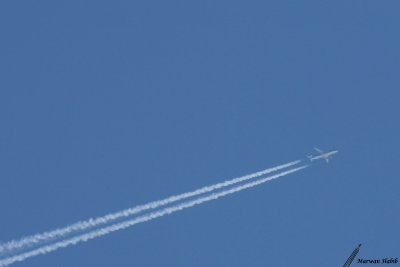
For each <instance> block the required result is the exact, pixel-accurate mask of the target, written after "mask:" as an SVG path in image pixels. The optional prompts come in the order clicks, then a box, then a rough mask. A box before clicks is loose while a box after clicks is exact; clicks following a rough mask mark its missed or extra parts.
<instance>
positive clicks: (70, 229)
mask: <svg viewBox="0 0 400 267" xmlns="http://www.w3.org/2000/svg"><path fill="white" fill-rule="evenodd" d="M300 162H301V160H296V161H292V162H289V163H286V164H282V165H279V166H276V167H272V168H268V169H265V170H262V171H258V172H255V173H252V174H248V175H245V176H241V177H238V178H234V179H231V180H228V181H225V182H221V183H217V184H214V185H209V186H205V187H202V188H200V189H197V190H194V191H191V192H186V193H182V194H179V195H174V196H170V197H168V198H165V199H161V200H157V201H153V202H149V203H147V204H144V205H139V206H136V207H133V208H128V209H125V210H122V211H118V212H115V213H111V214H107V215H105V216H102V217H97V218H90V219H88V220H85V221H79V222H76V223H74V224H71V225H68V226H66V227H63V228H59V229H55V230H52V231H48V232H44V233H39V234H35V235H32V236H27V237H23V238H21V239H18V240H11V241H9V242H6V243H4V244H0V254H5V253H13V252H15V251H16V250H21V249H26V248H29V247H32V246H38V245H41V244H43V243H45V242H49V241H51V240H54V239H56V238H62V237H65V236H67V235H70V234H74V233H77V232H79V231H84V230H87V229H90V228H93V227H97V226H99V225H102V224H107V223H110V222H112V221H114V220H117V219H120V218H123V217H129V216H131V215H134V214H137V213H139V212H142V211H145V210H148V209H155V208H158V207H161V206H165V205H167V204H171V203H173V202H176V201H179V200H183V199H186V198H189V197H194V196H197V195H200V194H204V193H208V192H211V191H214V190H216V189H221V188H223V187H226V186H230V185H234V184H236V183H240V182H243V181H246V180H249V179H252V178H256V177H259V176H261V175H264V174H268V173H271V172H275V171H278V170H281V169H284V168H288V167H291V166H293V165H296V164H299V163H300Z"/></svg>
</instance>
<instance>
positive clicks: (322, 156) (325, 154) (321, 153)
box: [307, 147, 339, 163]
mask: <svg viewBox="0 0 400 267" xmlns="http://www.w3.org/2000/svg"><path fill="white" fill-rule="evenodd" d="M314 149H315V151H317V152H318V153H319V155H317V156H313V155H310V156H307V157H308V158H309V159H310V161H313V160H317V159H324V160H325V161H326V163H329V157H330V156H332V155H333V154H336V153H338V152H339V151H338V150H333V151H329V152H324V151H322V150H321V149H319V148H316V147H314Z"/></svg>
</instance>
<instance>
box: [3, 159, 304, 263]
mask: <svg viewBox="0 0 400 267" xmlns="http://www.w3.org/2000/svg"><path fill="white" fill-rule="evenodd" d="M299 162H300V161H295V163H293V162H292V163H288V164H290V165H289V166H292V165H294V164H298V163H299ZM288 164H284V165H286V166H287V165H288ZM281 166H283V165H281ZM278 167H280V166H278ZM278 167H275V168H278ZM307 167H308V165H303V166H300V167H297V168H293V169H290V170H287V171H283V172H280V173H278V174H275V175H272V176H269V177H266V178H261V179H259V180H256V181H253V182H248V183H245V184H242V185H238V186H235V187H232V188H230V189H226V190H223V191H220V192H214V193H211V194H209V195H207V196H204V197H199V198H196V199H194V200H190V201H186V202H183V203H181V204H177V205H175V206H172V207H167V208H164V209H162V210H159V211H154V212H150V213H148V214H145V215H142V216H139V217H136V218H134V219H130V220H127V221H124V222H120V223H115V224H112V225H110V226H107V227H103V228H100V229H97V230H93V231H91V232H88V233H85V234H81V235H79V236H76V237H72V238H69V239H64V240H62V241H59V242H56V243H53V244H50V245H45V246H42V247H39V248H37V249H34V250H31V251H28V252H24V253H21V254H18V255H15V256H11V257H8V258H5V259H3V260H0V267H4V266H7V265H10V264H12V263H15V262H18V261H24V260H26V259H28V258H31V257H34V256H38V255H40V254H47V253H50V252H52V251H55V250H58V249H60V248H64V247H67V246H70V245H75V244H78V243H80V242H85V241H88V240H91V239H94V238H97V237H101V236H104V235H107V234H110V233H112V232H115V231H118V230H122V229H125V228H128V227H130V226H133V225H135V224H139V223H143V222H147V221H150V220H153V219H156V218H159V217H162V216H165V215H169V214H172V213H174V212H177V211H180V210H183V209H187V208H190V207H193V206H196V205H199V204H202V203H204V202H208V201H211V200H216V199H218V198H220V197H223V196H226V195H230V194H233V193H236V192H239V191H241V190H244V189H247V188H251V187H254V186H257V185H260V184H263V183H265V182H268V181H270V180H273V179H277V178H279V177H282V176H285V175H288V174H291V173H294V172H297V171H299V170H302V169H304V168H307ZM282 168H283V167H280V169H282ZM272 169H273V168H272ZM265 171H266V170H265ZM268 172H271V171H268ZM253 175H254V174H253ZM261 175H262V174H261ZM244 177H246V176H244ZM244 177H241V178H236V179H244ZM253 177H256V176H253ZM247 179H251V178H247ZM233 180H235V179H233ZM233 180H230V181H227V182H230V183H231V185H233V184H234V183H232V181H233ZM224 183H226V182H224ZM224 183H221V184H224ZM217 185H218V184H217ZM215 186H216V185H215ZM223 187H224V186H222V185H221V186H220V187H219V188H223ZM204 188H207V187H204ZM199 190H201V189H199ZM213 190H215V189H212V190H208V191H205V192H204V193H206V192H211V191H213ZM196 191H197V190H196ZM196 191H193V192H196ZM193 192H191V193H192V194H193ZM185 194H188V193H185ZM199 194H200V193H199ZM182 195H184V194H182ZM185 198H186V197H185ZM181 199H183V198H181ZM156 202H157V201H156ZM156 202H152V203H156ZM172 202H174V201H170V202H169V203H172ZM163 205H165V204H163ZM160 206H162V205H159V206H158V207H160ZM151 208H152V207H151Z"/></svg>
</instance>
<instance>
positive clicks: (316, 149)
mask: <svg viewBox="0 0 400 267" xmlns="http://www.w3.org/2000/svg"><path fill="white" fill-rule="evenodd" d="M314 149H315V151H317V152H318V153H321V154H323V153H324V151H322V150H321V149H319V148H317V147H314Z"/></svg>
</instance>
